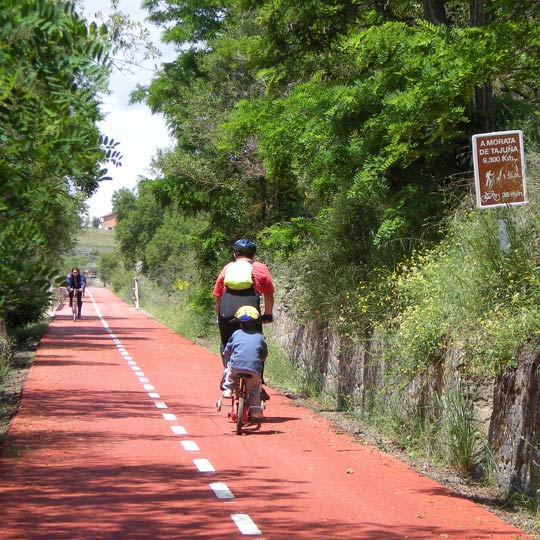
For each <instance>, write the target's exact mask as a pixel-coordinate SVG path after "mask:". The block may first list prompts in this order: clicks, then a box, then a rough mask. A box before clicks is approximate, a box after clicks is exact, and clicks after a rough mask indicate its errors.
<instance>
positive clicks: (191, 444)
mask: <svg viewBox="0 0 540 540" xmlns="http://www.w3.org/2000/svg"><path fill="white" fill-rule="evenodd" d="M180 444H181V445H182V446H183V447H184V450H185V451H186V452H198V451H199V450H200V448H199V447H198V446H197V443H196V442H195V441H180Z"/></svg>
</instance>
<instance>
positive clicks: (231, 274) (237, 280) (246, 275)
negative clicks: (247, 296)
mask: <svg viewBox="0 0 540 540" xmlns="http://www.w3.org/2000/svg"><path fill="white" fill-rule="evenodd" d="M251 264H252V262H251V261H249V260H247V259H240V260H237V261H234V262H233V263H231V264H229V266H227V268H226V270H225V279H224V284H225V287H227V288H228V289H232V290H233V291H243V290H245V289H251V287H253V275H252V272H251Z"/></svg>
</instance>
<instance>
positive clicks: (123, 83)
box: [82, 0, 175, 218]
mask: <svg viewBox="0 0 540 540" xmlns="http://www.w3.org/2000/svg"><path fill="white" fill-rule="evenodd" d="M82 3H83V5H84V13H85V15H86V16H87V18H88V19H89V20H92V19H93V16H92V14H94V13H98V12H101V13H103V14H104V15H105V14H106V13H108V11H109V4H110V3H109V0H83V2H82ZM119 7H120V10H121V11H122V12H124V13H126V14H128V15H129V16H130V18H131V19H132V20H135V21H139V22H144V18H145V16H146V14H147V13H146V10H144V9H142V8H140V0H120V5H119ZM145 24H146V25H147V26H148V28H149V30H150V31H151V36H152V40H153V41H154V43H155V44H156V45H159V36H160V29H158V28H156V27H154V26H153V25H152V24H151V23H145ZM159 46H160V49H162V50H163V56H162V58H161V59H160V60H159V59H158V60H157V63H159V62H163V61H167V60H169V61H170V60H172V59H173V58H174V56H175V55H174V51H173V50H172V49H171V48H169V49H167V48H166V47H165V46H163V45H159ZM155 63H156V61H154V62H153V63H149V64H148V66H147V68H146V69H138V70H136V71H135V72H134V73H122V72H115V73H113V75H112V77H111V80H110V91H111V92H110V94H108V95H105V96H103V106H102V111H103V112H104V113H105V114H106V117H105V120H104V121H103V122H101V123H100V129H101V131H102V133H103V134H104V135H107V136H108V137H109V138H111V137H112V138H113V139H114V140H115V141H117V142H120V145H119V146H118V147H117V150H119V151H120V153H121V154H122V156H123V159H122V166H121V167H115V166H114V165H112V164H104V165H103V166H104V167H106V168H107V169H108V176H111V177H112V180H108V181H103V182H101V184H100V187H99V189H98V191H97V192H96V193H95V194H94V195H93V196H92V197H91V198H90V199H88V201H87V204H88V208H89V215H90V217H91V218H92V217H101V216H104V215H106V214H108V213H110V212H112V202H111V198H112V195H113V193H114V192H115V191H117V190H119V189H121V188H128V189H130V190H133V189H134V188H135V187H136V186H137V180H138V178H139V177H140V176H145V177H147V178H153V177H154V176H155V175H153V174H152V173H151V171H150V165H151V160H152V157H153V156H154V155H155V154H156V152H157V150H158V149H160V148H167V147H169V146H171V145H172V144H173V142H172V140H171V139H170V137H169V134H168V131H167V126H166V124H165V121H164V119H163V117H162V116H161V115H153V114H152V113H151V112H150V110H149V109H148V107H146V105H144V104H140V103H139V104H135V105H130V104H129V95H130V92H131V91H132V90H133V89H134V88H135V86H136V85H137V84H142V85H146V84H148V83H149V82H150V81H151V79H152V77H153V74H154V64H155Z"/></svg>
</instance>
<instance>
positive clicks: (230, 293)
mask: <svg viewBox="0 0 540 540" xmlns="http://www.w3.org/2000/svg"><path fill="white" fill-rule="evenodd" d="M232 249H233V261H231V262H229V263H227V264H226V265H225V266H224V267H223V268H222V270H221V272H220V273H219V276H218V278H217V280H216V283H215V285H214V291H213V293H214V296H215V297H216V313H217V319H218V327H219V333H220V337H221V347H220V352H221V361H222V362H223V367H224V368H226V367H227V358H225V357H224V356H223V350H224V348H225V345H227V342H228V341H229V338H230V337H231V336H232V335H233V333H234V332H235V330H238V329H239V328H240V324H239V322H238V321H237V320H235V314H236V312H237V311H238V309H239V308H241V307H242V306H253V307H254V308H257V309H258V310H259V311H261V296H262V297H263V299H264V312H263V315H262V317H261V320H260V322H258V323H257V324H256V328H257V329H258V330H259V331H260V332H262V323H263V322H271V321H272V320H273V316H272V310H273V308H274V284H273V282H272V277H271V276H270V271H269V270H268V267H267V266H266V265H265V264H263V263H261V262H259V261H254V260H253V259H254V257H255V253H256V251H257V246H256V245H255V244H254V243H253V242H252V241H251V240H248V239H246V238H241V239H240V240H237V241H236V242H235V243H234V244H233V245H232ZM264 398H266V399H268V397H267V394H266V392H265V391H264V389H263V399H264Z"/></svg>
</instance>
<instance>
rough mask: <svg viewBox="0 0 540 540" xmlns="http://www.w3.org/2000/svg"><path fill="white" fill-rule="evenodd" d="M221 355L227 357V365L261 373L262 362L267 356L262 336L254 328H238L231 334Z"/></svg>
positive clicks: (266, 348) (266, 347)
mask: <svg viewBox="0 0 540 540" xmlns="http://www.w3.org/2000/svg"><path fill="white" fill-rule="evenodd" d="M223 356H224V357H225V358H228V359H229V367H230V368H234V369H238V370H241V371H244V370H245V371H254V372H255V373H259V374H260V373H262V363H263V362H264V361H265V360H266V357H267V356H268V346H267V345H266V340H265V339H264V336H263V335H262V334H261V333H260V332H258V331H257V330H255V329H250V328H249V329H248V328H240V329H239V330H236V331H235V332H234V334H233V335H232V336H231V338H230V339H229V341H228V342H227V345H225V349H224V351H223Z"/></svg>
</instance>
